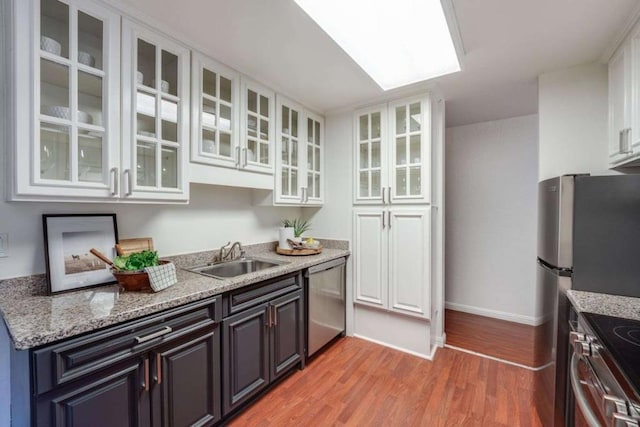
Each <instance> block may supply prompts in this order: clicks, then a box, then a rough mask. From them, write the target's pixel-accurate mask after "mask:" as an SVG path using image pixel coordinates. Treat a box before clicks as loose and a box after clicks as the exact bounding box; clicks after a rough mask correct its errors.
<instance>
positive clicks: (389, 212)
mask: <svg viewBox="0 0 640 427" xmlns="http://www.w3.org/2000/svg"><path fill="white" fill-rule="evenodd" d="M387 213H388V214H389V228H391V211H387Z"/></svg>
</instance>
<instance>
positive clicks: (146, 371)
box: [142, 359, 149, 391]
mask: <svg viewBox="0 0 640 427" xmlns="http://www.w3.org/2000/svg"><path fill="white" fill-rule="evenodd" d="M142 387H143V388H144V391H149V359H144V383H143V384H142Z"/></svg>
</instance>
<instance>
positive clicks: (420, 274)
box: [353, 207, 431, 319]
mask: <svg viewBox="0 0 640 427" xmlns="http://www.w3.org/2000/svg"><path fill="white" fill-rule="evenodd" d="M353 229H354V233H355V239H354V251H353V253H354V270H355V277H356V280H355V298H354V299H355V302H356V303H358V304H364V305H369V306H373V307H377V308H381V309H384V310H388V311H393V312H397V313H401V314H405V315H409V316H413V317H419V318H423V319H429V318H430V311H431V308H430V307H431V267H430V266H431V262H430V259H431V209H430V208H421V207H415V208H413V207H402V208H391V209H384V210H381V209H376V208H358V209H355V210H354V218H353ZM372 266H373V267H372Z"/></svg>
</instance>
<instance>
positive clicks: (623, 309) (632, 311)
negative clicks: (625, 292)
mask: <svg viewBox="0 0 640 427" xmlns="http://www.w3.org/2000/svg"><path fill="white" fill-rule="evenodd" d="M567 296H568V298H569V301H571V304H573V307H574V308H575V309H576V311H578V312H586V313H594V314H603V315H605V316H613V317H622V318H625V319H631V320H640V298H636V297H626V296H621V295H609V294H601V293H595V292H586V291H577V290H574V289H570V290H568V291H567Z"/></svg>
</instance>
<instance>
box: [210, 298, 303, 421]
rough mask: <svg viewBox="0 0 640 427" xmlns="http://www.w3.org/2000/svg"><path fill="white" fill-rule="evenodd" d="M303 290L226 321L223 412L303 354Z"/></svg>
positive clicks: (288, 366) (235, 406) (223, 327)
mask: <svg viewBox="0 0 640 427" xmlns="http://www.w3.org/2000/svg"><path fill="white" fill-rule="evenodd" d="M302 310H303V300H302V290H298V291H295V292H292V293H289V294H287V295H285V296H282V297H279V298H275V299H273V300H271V301H269V302H267V303H263V304H260V305H258V306H256V307H253V308H250V309H246V310H245V311H242V312H240V313H238V314H235V315H233V316H230V317H227V318H226V319H224V320H223V321H222V333H223V336H224V339H223V344H222V348H223V359H222V370H223V381H222V383H223V414H224V415H226V414H229V413H230V412H232V411H233V410H234V409H236V408H238V407H240V406H241V405H242V404H244V403H245V402H247V401H248V400H249V399H251V398H252V397H254V396H255V395H256V394H258V393H259V392H260V391H262V390H263V389H264V388H265V387H267V386H268V385H269V383H270V382H272V381H273V380H275V379H276V378H278V377H279V376H281V375H283V374H284V373H286V372H287V371H288V370H290V369H291V368H292V367H293V366H295V365H296V364H297V363H299V362H301V361H302V357H303V351H304V347H303V345H304V344H303V335H302V334H303V317H302Z"/></svg>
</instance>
